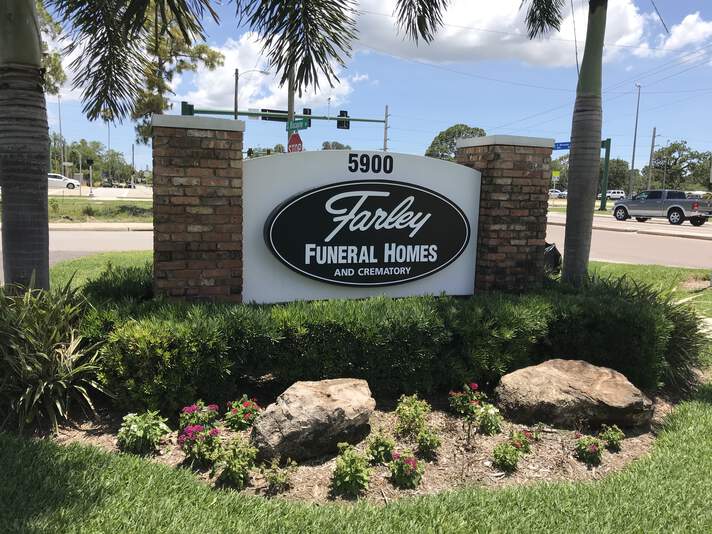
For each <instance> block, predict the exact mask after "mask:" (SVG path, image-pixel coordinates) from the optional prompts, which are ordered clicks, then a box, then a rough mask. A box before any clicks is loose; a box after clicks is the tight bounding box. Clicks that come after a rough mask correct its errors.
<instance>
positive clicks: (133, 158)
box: [131, 143, 136, 189]
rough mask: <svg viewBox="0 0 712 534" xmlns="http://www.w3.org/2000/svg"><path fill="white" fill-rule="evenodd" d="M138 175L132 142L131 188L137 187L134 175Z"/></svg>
mask: <svg viewBox="0 0 712 534" xmlns="http://www.w3.org/2000/svg"><path fill="white" fill-rule="evenodd" d="M135 175H136V158H135V155H134V144H133V143H131V189H133V188H134V187H136V184H135V183H134V176H135Z"/></svg>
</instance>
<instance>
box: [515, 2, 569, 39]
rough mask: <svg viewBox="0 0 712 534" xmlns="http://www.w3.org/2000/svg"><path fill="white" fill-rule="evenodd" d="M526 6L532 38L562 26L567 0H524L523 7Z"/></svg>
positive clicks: (528, 27) (528, 29) (527, 21)
mask: <svg viewBox="0 0 712 534" xmlns="http://www.w3.org/2000/svg"><path fill="white" fill-rule="evenodd" d="M524 6H527V8H526V9H527V15H526V23H527V31H528V33H529V38H530V39H534V38H535V37H541V36H543V35H545V34H547V33H549V32H550V31H552V30H556V31H559V29H560V28H561V21H562V19H563V10H564V7H565V6H566V0H522V5H521V7H524Z"/></svg>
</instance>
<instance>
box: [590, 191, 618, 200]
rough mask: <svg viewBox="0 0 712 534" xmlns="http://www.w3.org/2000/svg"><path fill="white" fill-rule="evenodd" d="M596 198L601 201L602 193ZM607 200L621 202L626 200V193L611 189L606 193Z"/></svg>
mask: <svg viewBox="0 0 712 534" xmlns="http://www.w3.org/2000/svg"><path fill="white" fill-rule="evenodd" d="M596 198H598V199H600V198H601V193H598V195H596ZM606 198H607V199H608V200H620V199H622V198H625V191H623V190H622V189H609V190H608V191H606Z"/></svg>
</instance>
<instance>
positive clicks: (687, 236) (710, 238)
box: [546, 221, 712, 241]
mask: <svg viewBox="0 0 712 534" xmlns="http://www.w3.org/2000/svg"><path fill="white" fill-rule="evenodd" d="M546 224H547V226H566V223H565V222H559V221H547V222H546ZM593 229H594V230H605V231H607V232H624V233H629V234H641V235H654V236H662V237H681V238H683V239H698V240H701V241H712V235H694V234H673V233H670V232H664V231H661V230H639V229H637V228H611V227H610V226H596V225H595V224H594V225H593Z"/></svg>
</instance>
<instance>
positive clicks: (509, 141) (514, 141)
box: [456, 135, 554, 149]
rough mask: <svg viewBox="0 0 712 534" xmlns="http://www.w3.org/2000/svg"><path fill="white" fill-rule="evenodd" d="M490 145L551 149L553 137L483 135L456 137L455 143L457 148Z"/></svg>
mask: <svg viewBox="0 0 712 534" xmlns="http://www.w3.org/2000/svg"><path fill="white" fill-rule="evenodd" d="M490 145H511V146H531V147H537V148H552V149H553V148H554V139H549V138H546V137H523V136H521V135H485V136H483V137H468V138H465V139H458V140H457V143H456V146H457V148H468V147H473V146H490Z"/></svg>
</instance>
